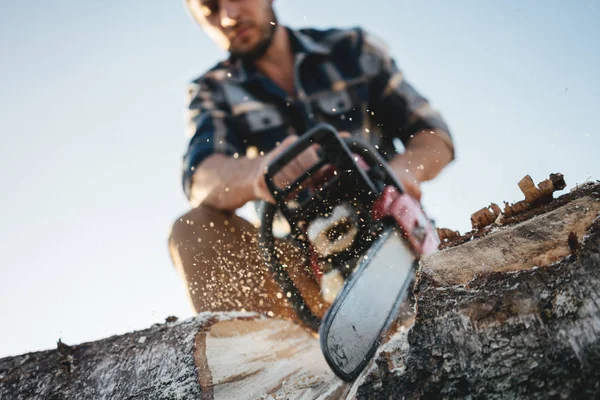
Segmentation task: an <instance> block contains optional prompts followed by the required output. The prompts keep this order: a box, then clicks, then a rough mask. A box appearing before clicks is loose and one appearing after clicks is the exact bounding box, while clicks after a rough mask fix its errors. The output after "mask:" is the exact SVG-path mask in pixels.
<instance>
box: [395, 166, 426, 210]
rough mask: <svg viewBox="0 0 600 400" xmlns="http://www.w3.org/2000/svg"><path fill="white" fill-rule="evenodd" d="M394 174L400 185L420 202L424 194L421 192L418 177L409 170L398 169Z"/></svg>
mask: <svg viewBox="0 0 600 400" xmlns="http://www.w3.org/2000/svg"><path fill="white" fill-rule="evenodd" d="M394 172H395V173H396V177H397V178H398V180H399V181H400V183H401V184H402V185H403V186H404V190H406V192H407V193H408V194H409V195H410V196H412V197H413V198H414V199H415V200H417V201H419V202H420V201H421V196H422V195H423V193H422V192H421V181H420V180H419V179H418V178H417V176H416V175H415V174H413V173H412V172H410V170H409V169H407V168H405V169H401V168H397V169H395V170H394Z"/></svg>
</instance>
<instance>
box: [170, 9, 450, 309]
mask: <svg viewBox="0 0 600 400" xmlns="http://www.w3.org/2000/svg"><path fill="white" fill-rule="evenodd" d="M186 5H187V7H188V9H189V11H190V13H191V15H192V16H193V18H194V19H195V20H196V21H197V22H198V23H199V24H200V25H201V26H202V28H203V29H204V30H205V32H206V33H207V34H208V35H209V36H210V37H211V38H212V39H213V40H214V41H215V42H216V43H217V44H218V45H220V46H221V47H222V48H224V49H226V50H227V51H228V52H229V53H230V57H229V58H228V59H227V60H224V61H222V62H219V63H218V64H217V65H215V66H214V67H213V68H211V69H210V70H209V71H207V72H206V73H205V74H203V75H202V76H201V77H200V78H198V79H196V80H195V81H194V82H193V83H192V84H191V86H190V90H189V114H188V115H189V123H190V128H191V130H190V136H191V139H190V142H189V147H188V149H187V151H186V154H185V156H184V158H183V188H184V192H185V194H186V196H187V197H188V199H189V201H190V204H191V205H192V207H193V208H192V210H191V211H190V212H189V213H187V214H186V215H184V216H182V217H181V218H179V219H178V220H177V221H176V222H175V224H174V226H173V229H172V233H171V237H170V241H169V247H170V251H171V255H172V257H173V261H174V264H175V265H176V267H177V269H178V271H179V272H180V274H181V276H182V278H183V280H184V282H185V284H186V287H187V290H188V294H189V297H190V300H191V302H192V304H193V307H194V309H195V311H196V312H203V311H231V310H245V311H255V312H259V313H264V314H268V315H271V316H272V315H278V316H283V317H289V318H292V319H295V315H294V314H293V312H292V310H291V308H290V305H289V304H288V303H287V301H286V296H285V293H281V291H280V289H279V287H278V286H277V285H276V283H275V282H274V280H273V278H272V276H271V274H270V273H269V271H268V268H267V266H266V265H265V262H264V259H263V258H262V254H261V251H260V249H259V246H258V242H257V237H256V232H257V229H256V227H255V226H254V225H252V224H251V223H250V222H248V221H247V220H245V219H243V218H241V217H239V216H238V215H236V213H235V211H236V210H238V209H239V208H240V207H242V206H244V205H245V204H247V203H248V202H253V201H260V200H263V201H272V198H271V195H270V193H269V192H268V190H267V188H266V184H265V180H264V177H263V173H264V169H265V166H266V165H267V164H268V163H269V161H270V160H272V159H273V157H274V156H276V155H277V154H279V153H280V152H281V151H282V150H283V149H285V148H286V147H287V146H289V145H290V144H291V143H293V142H294V141H295V140H296V139H297V137H298V136H300V135H302V133H303V132H305V131H307V130H308V129H309V128H310V127H312V126H314V125H315V124H317V123H319V122H327V123H329V124H331V125H333V126H335V127H336V129H338V130H339V131H340V132H342V134H344V135H355V136H360V137H363V138H365V139H366V140H369V141H370V142H371V143H372V144H374V145H376V147H377V148H378V149H379V151H380V152H381V154H382V155H383V156H384V157H385V158H386V159H387V160H388V162H389V164H390V166H391V167H392V169H393V170H394V172H395V173H396V174H397V176H398V178H399V179H400V180H401V181H402V182H403V183H404V185H405V186H406V188H407V190H408V191H409V192H410V193H411V194H412V195H413V196H414V197H415V198H417V199H420V197H421V191H420V188H419V185H420V183H421V182H424V181H428V180H431V179H433V178H434V177H436V176H437V175H438V174H439V173H440V171H441V170H442V169H443V168H444V167H445V166H446V165H447V164H448V163H450V162H451V161H452V160H453V159H454V147H453V143H452V140H451V137H450V134H449V130H448V128H447V126H446V124H445V123H444V121H443V120H442V119H441V117H440V115H439V114H438V113H437V112H435V111H434V110H433V109H432V108H431V107H430V105H429V104H428V102H427V101H426V100H425V99H424V98H423V97H422V96H420V95H419V94H418V93H417V92H416V91H415V90H414V89H413V88H412V87H411V86H410V85H409V84H408V83H407V82H406V81H405V80H404V78H403V76H402V74H401V72H400V71H399V70H398V69H397V67H396V65H395V62H394V60H393V59H392V58H391V57H390V55H389V54H388V53H387V51H386V49H385V47H384V46H382V45H380V44H379V42H378V41H376V40H374V39H373V37H372V36H371V35H369V34H368V33H367V32H365V31H363V30H362V29H360V28H356V29H328V30H317V29H303V30H293V29H290V28H288V27H285V26H283V25H281V24H279V22H278V20H277V17H276V14H275V12H274V10H273V0H186ZM398 140H399V141H401V142H402V143H403V144H404V146H405V151H404V152H403V153H401V154H397V153H396V151H395V148H396V147H395V145H394V142H395V141H398ZM315 157H316V155H315V153H314V152H306V153H304V154H303V155H302V156H301V157H300V158H299V159H297V160H295V163H293V164H292V165H291V166H290V167H288V168H286V169H285V170H284V171H282V173H281V174H280V178H278V180H279V181H278V183H279V184H285V183H286V182H288V181H290V180H293V179H294V178H295V177H297V176H299V174H300V173H301V171H303V170H304V168H306V166H308V165H311V164H312V162H313V161H314V160H315ZM280 249H281V252H282V254H283V255H284V256H285V257H287V262H288V268H289V270H290V271H291V274H292V276H293V279H294V281H295V282H296V285H297V286H299V287H300V289H301V290H302V292H303V293H304V294H305V297H307V299H308V304H309V305H310V307H311V309H313V312H315V313H316V314H317V315H322V314H323V311H324V309H325V305H324V304H323V302H322V299H321V297H320V293H319V290H320V289H319V287H318V285H317V283H316V281H315V280H314V279H313V278H312V276H311V274H310V272H307V271H306V270H305V269H303V268H300V267H299V266H300V265H303V260H301V259H300V257H299V256H297V254H298V251H297V249H295V248H293V247H292V246H290V245H288V244H286V243H282V244H281V247H280Z"/></svg>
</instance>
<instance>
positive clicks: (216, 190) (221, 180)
mask: <svg viewBox="0 0 600 400" xmlns="http://www.w3.org/2000/svg"><path fill="white" fill-rule="evenodd" d="M259 166H260V161H259V159H257V158H255V159H249V158H246V157H240V158H237V159H234V158H231V157H227V156H224V155H221V154H214V155H211V156H210V157H208V158H207V159H206V160H204V161H203V162H202V163H201V164H200V165H199V166H198V168H197V169H196V171H195V172H194V175H193V177H192V188H191V198H190V202H191V203H192V206H194V207H197V206H198V205H200V204H203V205H208V206H211V207H214V208H217V209H219V210H226V211H235V210H236V209H238V208H240V207H241V206H243V205H244V204H246V203H247V202H248V201H252V200H255V199H256V193H255V181H256V176H257V175H258V169H259Z"/></svg>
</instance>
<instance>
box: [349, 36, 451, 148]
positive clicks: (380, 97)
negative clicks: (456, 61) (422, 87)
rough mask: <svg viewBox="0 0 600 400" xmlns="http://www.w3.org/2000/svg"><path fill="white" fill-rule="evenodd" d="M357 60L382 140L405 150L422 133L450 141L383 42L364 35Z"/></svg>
mask: <svg viewBox="0 0 600 400" xmlns="http://www.w3.org/2000/svg"><path fill="white" fill-rule="evenodd" d="M360 57H361V64H362V65H363V69H364V70H365V71H366V73H367V75H370V77H369V78H370V79H369V81H370V98H369V111H370V112H371V115H372V118H373V120H374V121H375V122H376V123H377V125H378V126H380V128H381V131H382V134H383V136H384V139H385V140H390V141H391V140H393V139H394V138H398V139H400V140H401V141H402V143H403V144H404V145H405V146H406V145H407V144H408V142H410V139H411V138H412V137H413V136H414V135H415V134H417V133H418V132H421V131H438V132H445V133H447V134H448V137H449V138H450V140H452V139H451V133H450V129H449V128H448V125H447V124H446V122H445V121H444V119H443V118H442V116H441V114H440V113H439V112H438V111H437V110H435V109H434V108H433V107H432V106H431V104H430V103H429V101H428V100H427V99H426V98H425V97H424V96H422V95H421V94H420V93H419V92H417V90H415V88H414V87H413V86H412V85H411V84H410V83H409V82H408V81H407V80H406V79H405V77H404V75H403V73H402V71H401V70H400V69H399V68H398V66H397V64H396V61H395V59H394V58H392V57H391V56H390V54H389V51H388V49H387V46H386V45H385V43H384V42H383V41H381V40H380V39H378V38H376V37H375V36H373V35H372V34H370V33H369V32H364V36H363V43H362V48H361V55H360ZM448 145H449V147H452V149H451V150H452V152H454V150H453V146H452V143H449V144H448Z"/></svg>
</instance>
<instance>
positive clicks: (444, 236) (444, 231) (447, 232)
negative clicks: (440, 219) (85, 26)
mask: <svg viewBox="0 0 600 400" xmlns="http://www.w3.org/2000/svg"><path fill="white" fill-rule="evenodd" d="M436 231H437V234H438V237H439V238H440V240H441V241H442V242H444V241H447V240H450V239H454V238H457V237H460V232H459V231H453V230H452V229H448V228H436Z"/></svg>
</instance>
